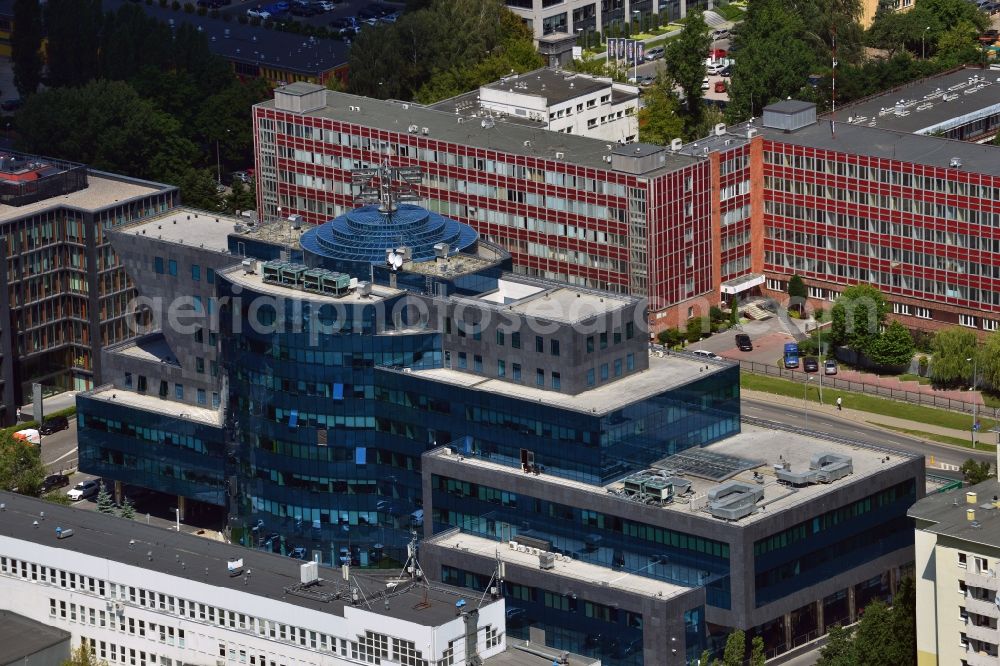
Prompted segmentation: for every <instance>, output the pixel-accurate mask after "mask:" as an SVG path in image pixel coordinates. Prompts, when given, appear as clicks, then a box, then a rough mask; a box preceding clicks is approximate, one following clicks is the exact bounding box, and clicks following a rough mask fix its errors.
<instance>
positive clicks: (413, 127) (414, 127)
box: [406, 125, 420, 134]
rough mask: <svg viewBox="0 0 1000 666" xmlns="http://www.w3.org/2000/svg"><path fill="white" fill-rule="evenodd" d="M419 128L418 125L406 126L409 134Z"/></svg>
mask: <svg viewBox="0 0 1000 666" xmlns="http://www.w3.org/2000/svg"><path fill="white" fill-rule="evenodd" d="M419 129H420V126H419V125H410V126H409V127H407V128H406V131H407V132H409V133H410V134H415V133H416V132H417V131H418V130H419Z"/></svg>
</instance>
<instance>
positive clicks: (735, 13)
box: [712, 4, 746, 22]
mask: <svg viewBox="0 0 1000 666" xmlns="http://www.w3.org/2000/svg"><path fill="white" fill-rule="evenodd" d="M712 11H714V12H715V13H716V14H718V15H719V16H721V17H722V18H724V19H726V20H727V21H734V22H735V21H742V20H743V19H744V18H746V12H745V11H744V10H742V9H740V8H739V7H736V6H734V5H731V4H730V5H725V6H724V7H716V8H715V9H713V10H712Z"/></svg>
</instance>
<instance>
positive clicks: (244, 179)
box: [232, 171, 252, 185]
mask: <svg viewBox="0 0 1000 666" xmlns="http://www.w3.org/2000/svg"><path fill="white" fill-rule="evenodd" d="M232 179H233V180H234V181H236V180H238V181H240V182H241V183H246V184H247V185H249V184H250V181H251V180H252V179H251V178H250V174H248V173H247V172H246V171H234V172H233V173H232Z"/></svg>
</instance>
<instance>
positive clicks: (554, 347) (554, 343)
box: [549, 340, 559, 356]
mask: <svg viewBox="0 0 1000 666" xmlns="http://www.w3.org/2000/svg"><path fill="white" fill-rule="evenodd" d="M549 353H550V354H552V355H553V356H559V341H558V340H549Z"/></svg>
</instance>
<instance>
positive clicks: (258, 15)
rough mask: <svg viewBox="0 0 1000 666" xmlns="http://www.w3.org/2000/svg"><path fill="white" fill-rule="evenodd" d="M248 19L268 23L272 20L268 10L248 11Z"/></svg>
mask: <svg viewBox="0 0 1000 666" xmlns="http://www.w3.org/2000/svg"><path fill="white" fill-rule="evenodd" d="M247 18H255V19H260V20H261V21H267V20H268V19H270V18H271V12H269V11H267V10H266V9H259V8H258V9H248V10H247Z"/></svg>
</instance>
